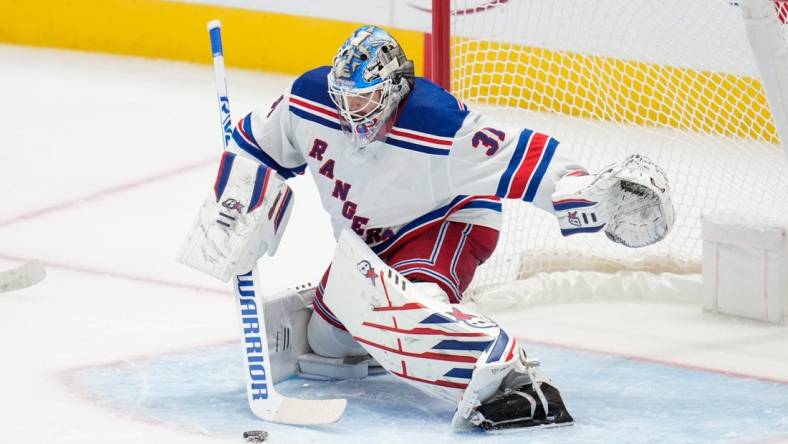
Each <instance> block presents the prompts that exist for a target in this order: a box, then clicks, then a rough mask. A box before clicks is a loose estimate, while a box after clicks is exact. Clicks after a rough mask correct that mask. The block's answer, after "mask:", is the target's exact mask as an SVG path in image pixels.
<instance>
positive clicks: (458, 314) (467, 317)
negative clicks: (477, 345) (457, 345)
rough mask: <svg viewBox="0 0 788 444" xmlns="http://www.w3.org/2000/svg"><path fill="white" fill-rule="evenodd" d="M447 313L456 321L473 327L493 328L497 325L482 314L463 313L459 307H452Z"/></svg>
mask: <svg viewBox="0 0 788 444" xmlns="http://www.w3.org/2000/svg"><path fill="white" fill-rule="evenodd" d="M448 314H450V315H451V317H453V318H454V319H456V320H457V321H459V322H462V323H465V324H467V325H470V326H471V327H474V328H493V327H497V326H498V324H496V323H495V322H493V321H491V320H489V319H487V318H486V317H484V316H481V315H477V314H473V313H465V312H462V311H460V309H459V308H457V307H452V309H451V313H448Z"/></svg>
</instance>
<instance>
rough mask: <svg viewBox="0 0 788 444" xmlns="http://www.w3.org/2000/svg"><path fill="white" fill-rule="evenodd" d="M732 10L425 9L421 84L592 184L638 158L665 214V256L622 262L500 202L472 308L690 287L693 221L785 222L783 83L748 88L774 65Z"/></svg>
mask: <svg viewBox="0 0 788 444" xmlns="http://www.w3.org/2000/svg"><path fill="white" fill-rule="evenodd" d="M759 1H766V0H742V1H741V3H746V5H745V6H746V7H750V6H751V5H752V4H755V3H757V2H759ZM738 3H739V2H733V1H728V0H696V1H691V2H690V1H686V0H660V1H654V0H628V1H627V2H621V1H616V0H597V1H594V2H589V1H586V0H551V1H545V2H535V1H513V0H512V1H510V0H433V1H432V8H433V17H432V24H433V32H432V36H431V48H430V51H429V56H430V58H431V70H429V73H430V77H431V79H432V80H433V81H435V82H436V83H438V84H440V85H441V86H444V87H445V88H446V89H448V90H450V91H451V92H452V93H453V94H455V95H456V96H457V97H458V98H459V99H460V100H462V101H464V102H466V103H467V104H468V105H469V106H470V108H471V109H476V110H480V111H481V112H485V113H489V114H493V115H494V116H496V117H498V118H499V119H501V120H504V121H506V122H507V123H518V124H520V125H522V126H524V127H529V128H533V129H538V130H540V131H544V132H548V133H550V134H551V135H554V136H556V137H557V138H558V139H559V140H560V141H561V142H562V147H561V149H562V150H564V153H566V154H569V155H571V156H572V157H575V158H576V159H577V160H579V161H581V162H582V163H584V164H585V165H586V166H588V167H589V168H590V169H592V170H593V169H596V168H599V167H601V166H602V165H604V164H607V163H610V162H614V161H619V160H621V159H623V157H624V156H625V155H626V154H629V153H635V152H638V153H642V154H646V155H648V156H649V157H651V158H653V159H654V160H655V161H657V162H658V163H659V164H660V165H662V166H663V167H664V168H665V169H666V171H667V173H668V176H669V178H670V180H671V183H672V188H673V196H674V202H675V206H676V210H677V222H676V226H675V228H674V230H673V232H672V233H671V234H670V235H669V236H668V238H667V239H665V241H663V242H661V243H659V244H657V245H654V246H651V247H647V248H643V249H636V250H632V249H627V248H625V247H621V246H619V245H614V244H612V243H611V242H609V241H608V240H607V239H605V238H604V236H583V237H581V236H576V237H570V238H562V237H561V236H560V234H558V230H557V228H556V227H557V225H556V222H555V221H554V220H553V219H551V215H548V214H546V213H544V212H540V211H538V210H536V209H533V208H529V207H528V206H527V205H520V204H519V203H517V202H507V203H506V204H505V206H504V213H505V215H504V227H503V232H502V238H501V241H500V242H499V246H498V249H497V250H496V254H495V255H494V256H493V258H492V259H491V260H490V261H489V263H488V264H485V265H484V266H483V267H482V269H481V270H480V271H479V273H478V274H477V278H476V279H475V281H474V284H473V287H472V289H471V290H470V291H471V292H480V291H483V290H485V289H489V288H493V287H495V286H499V285H507V284H509V283H511V282H514V281H519V280H522V279H525V278H528V277H532V276H534V275H536V274H538V273H541V272H561V271H566V270H594V271H605V272H619V271H621V270H628V271H647V272H650V273H665V272H670V273H699V272H700V270H701V232H700V220H701V217H702V214H704V213H714V212H718V211H726V210H730V211H738V212H743V213H747V214H749V215H757V217H763V218H769V219H776V220H781V221H782V220H788V169H787V168H786V162H785V156H784V153H783V149H784V148H782V147H783V144H782V139H781V138H780V135H779V133H780V129H781V128H782V129H783V132H784V133H786V132H788V131H786V130H785V128H788V124H786V123H785V122H786V120H788V119H786V117H785V111H786V109H788V101H787V100H786V99H788V79H784V80H785V82H784V84H783V85H782V88H783V89H782V91H786V92H785V93H782V92H781V90H780V85H776V86H774V85H772V86H770V83H771V84H774V83H775V81H774V79H771V80H770V79H769V74H768V73H767V74H766V75H762V72H766V71H767V70H768V68H769V67H770V66H772V67H773V66H774V65H773V63H775V62H774V60H772V61H769V60H766V61H764V60H762V59H763V58H764V51H761V53H759V52H758V48H757V46H758V44H757V42H755V43H754V42H753V39H756V40H757V35H756V36H755V37H753V35H752V34H753V32H755V31H753V29H756V28H757V29H762V30H763V29H766V28H758V26H761V25H759V24H757V23H756V25H753V24H752V23H753V21H749V22H748V21H746V20H744V19H743V15H746V13H744V11H740V10H741V9H743V8H744V7H741V6H740V5H738ZM773 9H774V10H773V11H772V12H773V13H774V18H773V20H772V21H773V22H774V24H773V26H772V25H770V26H772V28H769V29H771V30H772V31H774V30H775V29H776V30H777V32H779V33H780V39H781V41H780V42H777V43H779V45H781V47H782V48H783V50H784V51H786V53H787V54H788V46H786V43H785V29H786V26H785V20H786V17H788V2H786V1H782V0H778V1H774V8H773ZM767 18H769V17H767ZM767 21H768V20H767ZM758 23H761V22H758ZM780 23H782V24H780ZM763 26H766V25H763ZM764 32H765V31H764ZM756 34H757V32H756ZM769 35H771V37H774V34H773V33H772V34H769ZM770 44H771V45H772V46H774V44H776V43H775V41H771V42H770ZM761 46H762V47H767V46H769V45H761ZM762 49H763V48H762ZM771 50H774V51H776V50H775V49H774V48H772V49H771ZM759 56H760V58H759ZM773 56H774V54H771V53H769V54H766V55H765V57H767V58H768V57H772V58H776V59H778V60H777V62H779V58H780V56H776V57H773ZM784 61H788V59H787V60H784ZM764 63H765V65H764ZM770 63H772V65H770ZM776 69H781V68H780V66H777V68H776ZM783 73H784V74H788V70H786V71H783ZM777 77H781V76H779V75H778V76H777ZM776 82H777V83H779V82H780V79H779V78H778V79H777V80H776ZM767 91H769V92H770V93H771V95H770V94H767ZM774 91H777V93H776V95H775V94H773V93H774ZM781 94H782V95H781ZM770 104H771V105H770Z"/></svg>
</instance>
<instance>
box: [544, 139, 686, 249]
mask: <svg viewBox="0 0 788 444" xmlns="http://www.w3.org/2000/svg"><path fill="white" fill-rule="evenodd" d="M552 200H553V209H554V211H555V214H556V217H557V218H558V221H559V225H560V228H561V234H563V235H564V236H568V235H571V234H576V233H588V232H596V231H601V230H603V229H604V232H605V235H606V236H607V237H608V238H610V239H611V240H612V241H614V242H617V243H619V244H622V245H625V246H627V247H632V248H636V247H644V246H647V245H651V244H653V243H655V242H658V241H660V240H662V239H663V238H664V237H665V236H667V234H668V232H669V231H670V229H671V227H672V226H673V222H674V219H675V212H674V209H673V204H672V203H671V199H670V187H669V185H668V179H667V176H666V175H665V172H664V171H662V169H661V168H660V167H659V166H657V165H656V164H655V163H654V162H652V161H651V160H650V159H648V158H646V157H645V156H641V155H638V154H634V155H631V156H629V157H627V158H626V159H625V160H624V161H623V162H621V163H618V164H613V165H610V166H608V167H605V168H603V169H602V170H601V171H600V172H598V173H596V174H593V175H587V174H580V175H572V174H569V175H567V176H565V177H564V178H562V179H561V180H560V181H559V182H558V184H557V185H556V192H555V193H553V196H552Z"/></svg>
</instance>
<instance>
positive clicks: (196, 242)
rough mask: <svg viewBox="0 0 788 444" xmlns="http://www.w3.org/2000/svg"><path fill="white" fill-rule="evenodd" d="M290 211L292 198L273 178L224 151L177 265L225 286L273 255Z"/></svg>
mask: <svg viewBox="0 0 788 444" xmlns="http://www.w3.org/2000/svg"><path fill="white" fill-rule="evenodd" d="M292 207H293V192H292V191H291V190H290V187H289V186H287V184H286V183H285V181H284V179H283V178H282V177H281V176H279V174H277V173H276V172H275V171H274V170H272V169H270V168H268V167H266V166H265V165H262V164H260V163H258V162H256V161H254V160H251V159H247V158H245V157H243V156H242V155H236V154H234V153H231V152H229V151H225V152H224V154H222V159H221V163H220V165H219V172H218V174H217V176H216V183H215V184H214V187H213V192H212V193H211V194H210V195H209V196H208V197H207V198H206V199H205V201H204V202H203V205H202V208H201V209H200V213H199V215H198V217H197V221H196V222H195V224H194V226H193V228H192V230H191V231H190V232H189V235H188V238H187V240H186V243H185V245H184V247H183V249H182V250H181V254H180V256H179V257H178V260H179V261H180V262H182V263H184V264H186V265H188V266H190V267H193V268H195V269H197V270H199V271H202V272H204V273H207V274H209V275H211V276H213V277H215V278H217V279H220V280H222V281H224V282H227V281H229V280H230V277H231V276H235V275H237V274H244V273H246V272H248V271H249V270H251V269H252V267H253V266H254V265H255V263H256V262H257V259H259V258H260V257H261V256H262V255H263V254H265V253H268V255H269V256H272V255H273V254H274V253H275V252H276V249H277V247H278V246H279V240H280V239H281V237H282V233H283V232H284V229H285V226H286V225H287V221H288V219H289V218H290V212H291V209H292Z"/></svg>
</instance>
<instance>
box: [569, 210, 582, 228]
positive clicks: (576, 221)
mask: <svg viewBox="0 0 788 444" xmlns="http://www.w3.org/2000/svg"><path fill="white" fill-rule="evenodd" d="M566 218H567V219H568V220H569V223H570V224H572V225H574V226H576V227H579V226H580V225H581V223H580V218H579V217H577V211H568V212H567V213H566Z"/></svg>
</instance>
